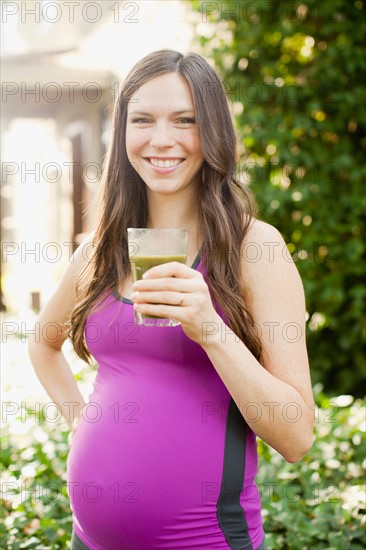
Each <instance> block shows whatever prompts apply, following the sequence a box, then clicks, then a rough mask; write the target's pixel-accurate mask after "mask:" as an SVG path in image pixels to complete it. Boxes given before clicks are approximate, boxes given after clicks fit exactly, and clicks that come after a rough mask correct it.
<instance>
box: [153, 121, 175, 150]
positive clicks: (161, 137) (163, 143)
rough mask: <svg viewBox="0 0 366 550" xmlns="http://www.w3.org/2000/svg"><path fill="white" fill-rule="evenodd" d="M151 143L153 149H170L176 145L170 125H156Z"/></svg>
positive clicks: (162, 123)
mask: <svg viewBox="0 0 366 550" xmlns="http://www.w3.org/2000/svg"><path fill="white" fill-rule="evenodd" d="M150 143H151V145H152V146H153V147H170V146H172V145H174V136H173V131H172V128H170V126H169V124H167V123H164V122H161V123H156V125H155V127H154V130H153V133H152V136H151V140H150Z"/></svg>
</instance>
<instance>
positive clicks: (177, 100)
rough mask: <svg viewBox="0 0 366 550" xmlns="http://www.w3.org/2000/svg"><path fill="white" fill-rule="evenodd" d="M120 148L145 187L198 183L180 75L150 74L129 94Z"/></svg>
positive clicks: (196, 148)
mask: <svg viewBox="0 0 366 550" xmlns="http://www.w3.org/2000/svg"><path fill="white" fill-rule="evenodd" d="M126 150H127V156H128V159H129V161H130V163H131V164H132V166H133V167H134V168H135V170H136V171H137V172H138V174H139V175H140V177H141V178H142V179H143V180H144V182H145V183H146V185H147V188H148V189H147V191H148V193H149V191H151V192H156V193H163V194H171V193H173V192H175V191H179V190H182V189H184V188H187V187H189V186H198V185H199V184H200V182H201V168H202V164H203V156H202V152H201V146H200V140H199V137H198V132H197V127H196V123H195V113H194V106H193V98H192V94H191V91H190V88H189V85H188V83H187V81H186V80H185V78H184V77H182V76H181V75H180V74H178V73H167V74H164V75H162V76H158V77H155V78H153V79H151V80H149V81H148V82H146V83H145V84H143V85H142V86H141V87H140V88H139V89H138V90H137V92H136V93H135V94H134V95H133V97H132V98H131V100H130V102H129V104H128V109H127V124H126Z"/></svg>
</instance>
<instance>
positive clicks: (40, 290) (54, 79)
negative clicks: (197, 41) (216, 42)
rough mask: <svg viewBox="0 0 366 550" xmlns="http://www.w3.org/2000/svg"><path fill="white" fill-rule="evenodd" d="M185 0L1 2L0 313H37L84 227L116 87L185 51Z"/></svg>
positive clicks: (187, 41)
mask: <svg viewBox="0 0 366 550" xmlns="http://www.w3.org/2000/svg"><path fill="white" fill-rule="evenodd" d="M191 16H192V12H191V10H190V9H188V6H187V5H186V3H185V2H179V1H142V2H141V1H140V2H125V1H119V2H116V1H114V2H109V1H99V2H87V1H83V2H72V1H71V2H65V1H52V2H50V1H48V0H43V1H28V2H22V1H19V2H3V3H2V22H3V37H2V150H1V153H2V161H3V164H2V185H1V198H2V204H3V207H2V215H1V240H2V246H3V257H2V261H3V267H2V277H1V281H2V309H4V307H6V309H7V311H9V312H14V313H16V314H20V315H21V314H22V312H25V311H27V310H28V311H29V309H32V310H34V311H37V310H38V309H39V307H41V306H42V305H43V304H44V302H45V301H46V300H47V299H48V297H49V296H50V294H51V293H52V292H53V291H54V289H55V287H56V284H57V282H58V281H59V279H60V277H61V274H62V273H63V271H64V270H65V268H66V266H67V263H68V262H69V260H70V257H71V255H72V253H73V251H74V250H75V248H76V246H77V244H78V243H79V242H80V241H81V240H82V238H83V237H84V236H85V234H86V233H88V232H89V231H90V229H91V219H92V216H93V209H92V207H91V205H92V201H93V197H94V195H95V191H96V189H97V187H98V183H99V181H100V177H101V169H102V162H103V157H104V155H105V152H106V147H107V145H108V141H109V126H110V125H109V122H110V118H111V114H112V110H113V104H114V100H115V98H116V97H117V94H118V90H119V86H120V82H121V81H122V80H123V78H124V77H125V75H126V74H127V72H128V71H129V69H130V68H131V67H132V66H133V65H134V63H135V62H136V61H137V60H138V59H140V58H141V57H143V56H144V55H146V54H147V53H149V52H151V51H153V50H157V49H160V48H172V49H177V50H180V51H182V52H186V51H188V50H189V49H191V47H190V45H191V39H192V27H191V25H190V17H191Z"/></svg>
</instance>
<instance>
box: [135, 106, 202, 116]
mask: <svg viewBox="0 0 366 550" xmlns="http://www.w3.org/2000/svg"><path fill="white" fill-rule="evenodd" d="M184 113H191V114H193V113H194V111H193V109H190V108H188V109H182V110H180V111H174V112H173V113H172V115H173V116H177V115H183V114H184ZM129 114H130V115H143V116H151V113H148V112H146V111H130V113H129Z"/></svg>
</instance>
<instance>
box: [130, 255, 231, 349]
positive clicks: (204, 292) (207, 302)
mask: <svg viewBox="0 0 366 550" xmlns="http://www.w3.org/2000/svg"><path fill="white" fill-rule="evenodd" d="M132 288H133V293H132V295H131V299H132V301H133V302H134V309H135V310H136V309H137V310H138V311H140V312H141V313H143V314H145V315H156V316H158V317H169V318H172V319H176V320H177V321H180V323H181V325H182V328H183V330H184V332H185V334H186V335H187V336H188V338H190V339H191V340H193V341H195V342H197V343H198V344H202V342H203V335H204V330H205V326H206V325H205V323H221V322H222V319H221V317H220V316H219V315H218V313H217V312H216V311H215V309H214V307H213V304H212V300H211V296H210V292H209V289H208V286H207V284H206V282H205V280H204V278H203V276H202V274H201V273H200V272H199V271H196V270H194V269H192V268H191V267H189V266H187V265H185V264H182V263H180V262H169V263H166V264H161V265H158V266H155V267H153V268H151V269H149V270H148V271H146V272H145V274H144V276H143V279H142V280H139V281H136V282H135V283H134V284H133V285H132Z"/></svg>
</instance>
